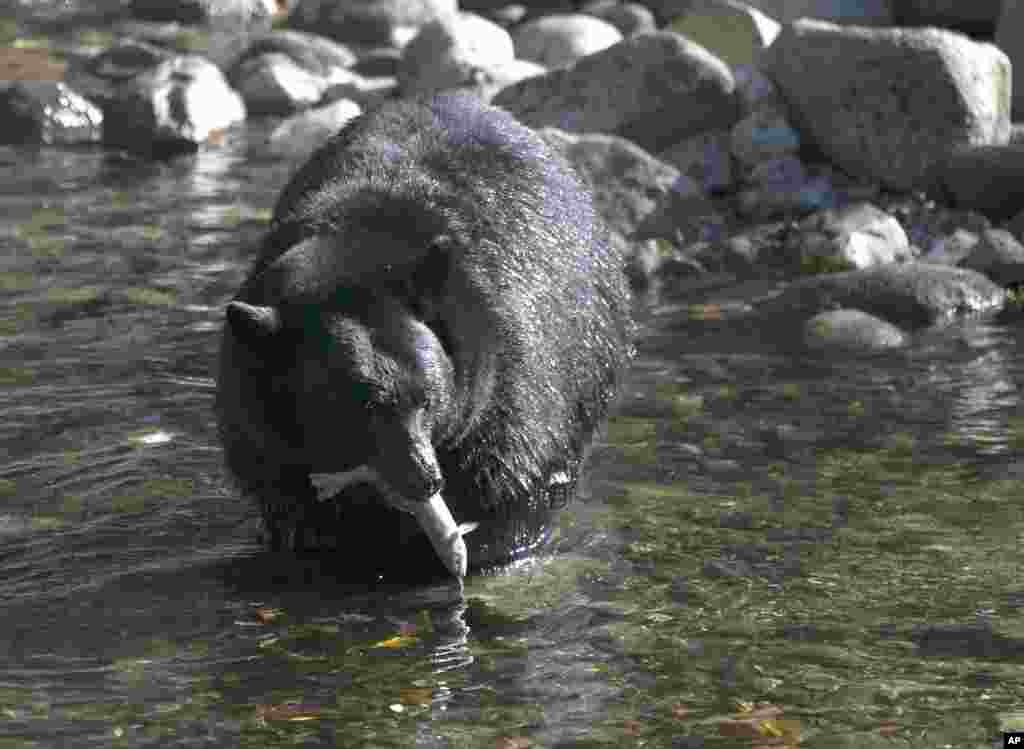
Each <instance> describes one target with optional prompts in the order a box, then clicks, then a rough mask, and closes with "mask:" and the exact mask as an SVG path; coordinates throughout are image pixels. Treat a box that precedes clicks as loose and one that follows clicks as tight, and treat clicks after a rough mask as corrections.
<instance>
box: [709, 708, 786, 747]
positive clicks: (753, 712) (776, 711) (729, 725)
mask: <svg viewBox="0 0 1024 749" xmlns="http://www.w3.org/2000/svg"><path fill="white" fill-rule="evenodd" d="M738 707H739V710H738V712H737V715H736V717H735V718H734V719H725V720H721V721H719V723H718V732H719V733H720V734H721V735H723V736H732V737H737V738H745V739H752V740H753V741H752V745H753V746H755V747H769V746H781V747H796V746H797V745H798V744H799V743H800V721H797V720H787V719H784V718H781V717H779V716H781V715H782V708H781V707H779V706H778V705H771V704H766V703H762V704H760V705H754V703H752V702H741V703H740V704H739V706H738Z"/></svg>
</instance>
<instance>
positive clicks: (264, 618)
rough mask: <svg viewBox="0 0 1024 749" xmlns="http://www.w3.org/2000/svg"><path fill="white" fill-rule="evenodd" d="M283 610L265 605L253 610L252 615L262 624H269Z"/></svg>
mask: <svg viewBox="0 0 1024 749" xmlns="http://www.w3.org/2000/svg"><path fill="white" fill-rule="evenodd" d="M283 613H284V612H283V611H282V610H281V609H272V608H268V607H265V606H261V607H259V608H258V609H256V610H255V611H253V616H255V617H256V619H257V620H258V621H260V622H262V623H263V624H270V622H272V621H274V620H275V619H277V617H279V616H281V614H283Z"/></svg>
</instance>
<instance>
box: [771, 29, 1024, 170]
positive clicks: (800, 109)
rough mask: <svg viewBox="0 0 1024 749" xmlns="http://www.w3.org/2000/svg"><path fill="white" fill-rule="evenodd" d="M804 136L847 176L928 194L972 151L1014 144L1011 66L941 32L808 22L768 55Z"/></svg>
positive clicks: (989, 50) (988, 50) (992, 52)
mask: <svg viewBox="0 0 1024 749" xmlns="http://www.w3.org/2000/svg"><path fill="white" fill-rule="evenodd" d="M762 64H763V65H764V67H765V71H766V72H767V73H768V75H769V76H770V77H771V78H772V79H773V80H774V81H775V82H776V83H777V84H778V86H779V88H780V90H781V91H782V94H783V95H784V97H785V98H786V99H787V101H788V102H789V104H790V106H791V109H792V113H793V115H794V117H795V119H796V121H797V123H798V124H799V126H800V128H801V131H802V132H803V133H804V134H806V135H809V136H810V137H811V138H812V139H813V140H814V141H815V142H816V143H817V144H818V146H820V147H821V149H822V150H823V151H824V152H825V153H826V154H828V156H829V157H830V158H831V159H832V160H833V161H834V162H835V163H836V164H838V165H839V166H841V167H842V168H844V169H846V170H847V171H849V172H850V173H852V174H856V175H860V176H865V177H871V178H874V179H877V180H879V181H881V182H883V183H884V184H886V185H887V186H889V187H893V188H896V189H910V188H915V187H922V186H926V183H927V180H928V173H929V170H930V169H931V168H932V166H933V165H934V164H935V163H936V162H937V161H939V160H941V159H942V158H943V157H944V156H945V155H946V154H947V153H949V151H950V150H951V149H953V148H955V147H957V146H961V145H966V144H1002V143H1006V142H1008V141H1009V137H1010V82H1011V79H1010V62H1009V59H1008V58H1007V57H1006V55H1005V54H1003V53H1002V52H1001V51H999V49H997V48H996V47H995V46H993V45H991V44H983V43H979V42H974V41H971V40H970V39H968V38H967V37H965V36H962V35H960V34H957V33H954V32H950V31H942V30H939V29H874V28H865V27H854V26H846V27H842V26H837V25H835V24H831V23H825V22H822V21H810V20H806V19H805V20H801V21H797V22H795V23H793V24H791V25H789V26H786V27H785V29H784V30H783V32H782V33H781V34H780V35H779V38H778V39H777V40H776V41H775V44H773V45H772V46H771V47H769V48H768V49H767V50H766V51H765V53H764V54H763V55H762Z"/></svg>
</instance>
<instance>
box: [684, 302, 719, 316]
mask: <svg viewBox="0 0 1024 749" xmlns="http://www.w3.org/2000/svg"><path fill="white" fill-rule="evenodd" d="M687 313H688V316H689V318H690V319H691V320H721V319H722V308H721V307H720V306H719V305H717V304H691V305H690V306H689V308H688V309H687Z"/></svg>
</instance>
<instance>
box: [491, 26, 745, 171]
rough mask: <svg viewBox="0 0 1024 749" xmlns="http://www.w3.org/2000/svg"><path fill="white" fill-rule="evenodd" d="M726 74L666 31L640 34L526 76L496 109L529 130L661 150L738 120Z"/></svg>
mask: <svg viewBox="0 0 1024 749" xmlns="http://www.w3.org/2000/svg"><path fill="white" fill-rule="evenodd" d="M734 89H735V81H734V80H733V77H732V73H731V72H730V71H729V68H728V67H727V66H726V65H725V63H723V62H722V61H721V60H719V59H718V58H717V57H715V56H714V55H712V54H711V53H710V52H708V51H707V50H706V49H704V48H703V47H701V46H700V45H698V44H694V43H693V42H691V41H689V40H688V39H686V38H685V37H683V36H681V35H679V34H674V33H671V32H667V31H660V32H656V33H653V34H641V35H639V36H635V37H631V38H629V39H626V40H623V41H621V42H619V43H618V44H615V45H613V46H611V47H609V48H608V49H606V50H603V51H601V52H597V53H595V54H592V55H588V56H587V57H584V58H582V59H581V60H579V61H578V62H577V63H576V64H575V65H573V66H572V67H569V68H566V69H562V70H554V71H551V72H550V73H548V74H546V75H542V76H538V77H535V78H528V79H526V80H523V81H520V82H519V83H517V84H514V85H512V86H509V87H508V88H505V89H503V90H502V91H500V92H499V93H498V95H497V96H496V97H495V98H494V103H495V104H497V105H498V106H501V107H504V108H505V109H507V110H509V111H510V112H512V113H513V114H514V115H515V116H516V117H518V118H519V119H520V120H521V121H522V122H524V123H526V124H528V125H531V126H533V127H556V128H559V129H561V130H565V131H568V132H579V133H585V132H602V133H610V134H615V135H620V136H622V137H624V138H628V139H630V140H632V141H633V142H635V143H637V144H638V145H639V146H641V147H642V148H645V149H647V150H649V151H659V150H664V149H666V148H668V147H669V146H671V145H673V144H674V143H677V142H679V141H682V140H685V139H686V138H688V137H690V136H692V135H694V134H697V133H701V132H704V131H706V130H714V129H722V128H728V127H732V125H733V124H734V123H735V122H736V119H737V117H738V105H737V101H736V97H735V96H734V95H733V92H734Z"/></svg>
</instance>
